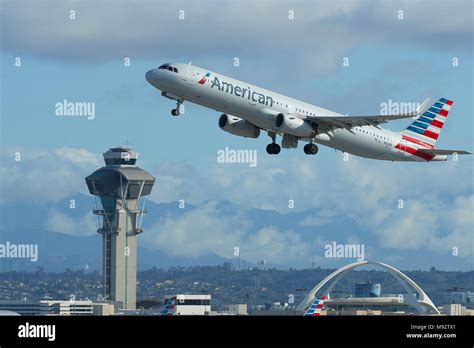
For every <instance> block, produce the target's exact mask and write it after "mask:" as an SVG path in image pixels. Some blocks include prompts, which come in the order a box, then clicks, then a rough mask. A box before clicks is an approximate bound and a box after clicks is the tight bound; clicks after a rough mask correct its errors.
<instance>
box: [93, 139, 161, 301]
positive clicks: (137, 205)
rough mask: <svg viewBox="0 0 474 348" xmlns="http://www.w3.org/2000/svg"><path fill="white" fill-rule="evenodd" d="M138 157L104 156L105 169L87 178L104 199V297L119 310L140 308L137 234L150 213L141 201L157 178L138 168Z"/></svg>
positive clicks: (126, 152)
mask: <svg viewBox="0 0 474 348" xmlns="http://www.w3.org/2000/svg"><path fill="white" fill-rule="evenodd" d="M137 157H138V154H137V153H136V152H134V151H132V150H131V149H130V148H128V147H114V148H111V149H110V150H108V151H107V152H105V153H104V160H105V164H106V166H105V167H102V168H100V169H98V170H96V171H95V172H94V173H92V174H91V175H89V176H88V177H87V178H86V183H87V187H88V188H89V192H90V193H91V194H92V195H94V196H97V197H100V202H101V204H96V205H97V206H98V207H97V208H94V211H93V212H94V214H96V215H99V216H102V219H101V220H102V221H101V226H100V227H99V229H98V230H97V232H98V233H100V234H102V239H103V245H102V270H103V276H104V292H105V294H104V296H105V299H106V300H107V301H112V302H114V303H115V307H116V308H118V309H135V308H136V288H137V235H138V234H140V233H141V232H143V231H142V229H141V220H142V217H143V215H145V214H146V211H145V210H144V208H143V205H142V202H143V204H144V200H142V199H141V198H142V197H144V196H147V195H149V194H150V192H151V190H152V188H153V184H154V183H155V178H154V177H153V176H151V175H150V173H148V172H146V171H144V170H143V169H140V168H138V167H136V166H135V162H136V161H137Z"/></svg>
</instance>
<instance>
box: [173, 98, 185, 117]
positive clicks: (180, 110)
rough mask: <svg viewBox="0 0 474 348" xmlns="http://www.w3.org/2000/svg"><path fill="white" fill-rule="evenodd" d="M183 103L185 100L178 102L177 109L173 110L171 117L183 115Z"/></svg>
mask: <svg viewBox="0 0 474 348" xmlns="http://www.w3.org/2000/svg"><path fill="white" fill-rule="evenodd" d="M183 101H184V100H178V101H177V103H176V109H173V110H171V115H173V116H179V115H181V114H182V113H184V106H183Z"/></svg>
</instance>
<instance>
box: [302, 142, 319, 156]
mask: <svg viewBox="0 0 474 348" xmlns="http://www.w3.org/2000/svg"><path fill="white" fill-rule="evenodd" d="M303 150H304V153H305V154H307V155H316V154H317V153H318V147H317V146H316V144H313V143H310V144H306V145H305V146H304V148H303Z"/></svg>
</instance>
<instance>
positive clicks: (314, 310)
mask: <svg viewBox="0 0 474 348" xmlns="http://www.w3.org/2000/svg"><path fill="white" fill-rule="evenodd" d="M327 298H328V299H330V297H329V294H328V297H327ZM325 300H326V295H323V296H321V298H318V297H315V298H314V301H313V303H311V305H310V306H309V307H308V309H307V310H306V312H305V313H304V314H303V315H304V316H305V317H310V316H313V317H316V316H320V315H321V310H322V309H323V303H324V301H325Z"/></svg>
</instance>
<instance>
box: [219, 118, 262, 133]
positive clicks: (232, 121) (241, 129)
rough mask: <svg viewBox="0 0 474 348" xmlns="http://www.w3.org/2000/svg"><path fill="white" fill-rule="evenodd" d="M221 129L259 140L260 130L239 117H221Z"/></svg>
mask: <svg viewBox="0 0 474 348" xmlns="http://www.w3.org/2000/svg"><path fill="white" fill-rule="evenodd" d="M219 127H220V129H222V130H224V131H226V132H228V133H232V134H234V135H238V136H241V137H245V138H258V136H259V135H260V128H258V127H256V126H254V125H253V124H251V123H250V122H247V121H245V120H244V119H241V118H240V117H237V116H232V115H227V114H222V115H221V117H219Z"/></svg>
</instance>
